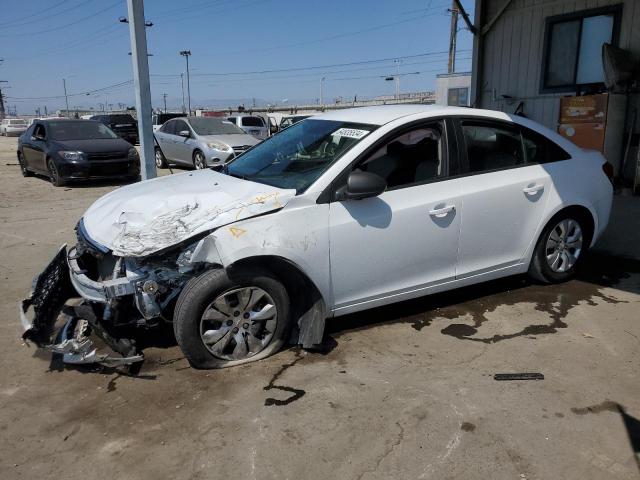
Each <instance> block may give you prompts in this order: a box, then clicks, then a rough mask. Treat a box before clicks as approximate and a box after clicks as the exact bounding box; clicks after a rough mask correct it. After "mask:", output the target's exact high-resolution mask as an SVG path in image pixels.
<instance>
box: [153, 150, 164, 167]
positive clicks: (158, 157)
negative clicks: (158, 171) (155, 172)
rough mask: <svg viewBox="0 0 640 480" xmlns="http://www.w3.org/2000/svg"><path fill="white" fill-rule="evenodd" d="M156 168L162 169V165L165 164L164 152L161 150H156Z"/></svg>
mask: <svg viewBox="0 0 640 480" xmlns="http://www.w3.org/2000/svg"><path fill="white" fill-rule="evenodd" d="M155 156H156V167H158V168H162V164H163V163H164V162H163V160H162V152H160V150H158V149H156V155H155Z"/></svg>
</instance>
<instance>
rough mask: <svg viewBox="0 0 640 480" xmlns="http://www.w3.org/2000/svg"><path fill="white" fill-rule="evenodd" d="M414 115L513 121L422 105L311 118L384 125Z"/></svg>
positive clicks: (503, 116)
mask: <svg viewBox="0 0 640 480" xmlns="http://www.w3.org/2000/svg"><path fill="white" fill-rule="evenodd" d="M415 114H428V116H433V117H437V116H447V115H465V116H478V117H488V118H495V119H500V120H511V121H514V118H513V117H512V116H511V115H507V114H506V113H503V112H496V111H493V110H482V109H476V108H468V107H447V106H441V105H423V104H405V105H378V106H375V107H359V108H346V109H344V110H332V111H330V112H326V113H322V114H320V115H314V116H313V118H314V119H317V120H336V121H341V122H353V123H367V124H370V125H384V124H385V123H389V122H392V121H393V120H397V119H399V118H402V117H407V116H409V115H415Z"/></svg>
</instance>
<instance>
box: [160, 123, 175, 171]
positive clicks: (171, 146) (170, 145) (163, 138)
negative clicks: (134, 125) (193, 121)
mask: <svg viewBox="0 0 640 480" xmlns="http://www.w3.org/2000/svg"><path fill="white" fill-rule="evenodd" d="M175 123H176V121H175V120H169V121H168V122H166V123H165V124H164V125H162V127H160V129H159V130H158V131H157V132H156V133H155V137H156V141H157V142H158V146H159V147H160V150H162V153H163V155H164V158H166V159H167V160H170V161H172V162H173V161H175V156H176V150H175V138H174V137H175V135H174V132H175V128H174V127H175Z"/></svg>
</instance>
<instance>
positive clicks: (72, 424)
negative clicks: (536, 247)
mask: <svg viewBox="0 0 640 480" xmlns="http://www.w3.org/2000/svg"><path fill="white" fill-rule="evenodd" d="M15 144H16V139H15V138H9V139H5V138H0V225H1V227H0V246H1V247H2V248H0V291H1V292H2V297H1V299H0V315H1V318H2V322H0V342H1V343H0V352H1V353H0V355H1V357H0V358H1V359H2V364H3V367H4V368H2V369H1V370H0V478H2V479H33V478H65V479H83V480H85V479H86V478H92V479H114V478H117V479H119V480H124V479H163V478H169V479H176V480H177V479H218V478H239V479H251V478H255V479H299V478H304V479H326V478H335V479H362V480H366V479H389V478H397V479H400V478H402V479H438V480H441V479H454V478H455V479H463V478H464V479H488V478H491V479H496V480H497V479H564V480H567V479H580V480H584V479H594V480H595V479H598V480H601V479H638V478H640V473H639V472H640V470H639V466H638V463H637V461H636V457H635V456H634V449H635V450H636V452H638V451H640V382H639V379H638V371H639V369H638V367H639V366H640V323H639V322H640V315H639V314H638V311H639V308H638V307H639V306H640V303H639V302H640V254H638V250H640V220H638V219H639V218H640V216H638V215H636V214H633V215H631V214H629V211H630V210H629V209H630V208H635V210H634V211H635V212H639V211H640V206H639V205H638V204H640V202H639V201H638V200H637V199H631V200H629V199H624V198H622V199H616V208H617V209H619V210H620V212H619V213H616V214H614V217H613V223H614V224H613V225H612V228H611V230H610V231H611V232H615V235H614V236H613V237H611V238H608V239H607V238H605V240H604V243H603V245H602V246H601V247H600V249H599V250H598V251H595V252H593V253H592V255H591V256H590V257H589V259H588V260H587V261H586V262H585V264H584V265H583V268H582V269H581V271H580V272H579V274H578V276H577V278H576V279H575V280H573V281H571V282H568V283H566V284H563V285H559V286H540V285H535V284H531V283H530V282H528V281H527V280H526V279H524V278H520V277H515V278H509V279H504V280H500V281H497V282H491V283H490V284H486V285H482V286H476V287H470V288H465V289H462V290H459V291H455V292H449V293H446V294H441V295H436V296H433V297H428V298H425V299H420V300H416V301H411V302H406V303H402V304H399V305H393V306H387V307H384V308H379V309H375V310H371V311H368V312H363V313H359V314H356V315H350V316H347V317H343V318H339V319H335V320H332V321H330V322H329V325H328V329H327V330H328V335H327V340H326V350H325V351H324V352H322V353H310V352H305V351H302V350H298V349H288V350H284V351H282V352H280V353H278V354H276V355H274V356H273V357H271V358H269V359H266V360H263V361H260V362H257V363H253V364H249V365H245V366H241V367H236V368H231V369H225V370H218V371H196V370H193V369H191V368H189V366H188V364H187V362H186V361H185V360H184V359H183V357H182V355H181V352H180V350H179V348H177V347H176V346H175V344H174V343H173V342H172V339H171V338H158V339H157V341H155V340H154V341H153V342H151V343H152V346H150V347H149V348H147V349H145V355H146V361H145V362H144V364H143V366H142V368H141V370H140V372H138V373H136V374H132V373H131V372H128V371H127V370H124V369H122V370H120V369H108V368H101V367H89V368H70V367H65V366H62V365H60V364H59V362H57V361H56V360H52V359H51V356H50V355H47V354H42V353H37V352H36V351H35V350H34V348H33V346H26V345H24V344H23V343H22V341H21V340H20V334H21V327H20V322H19V320H18V315H17V304H18V301H19V300H20V299H21V298H22V297H23V296H24V295H25V294H26V293H27V292H28V290H29V286H30V282H31V279H32V278H33V276H34V275H36V274H37V273H39V271H40V270H41V268H42V267H43V266H44V265H45V264H46V262H47V261H48V260H49V258H50V257H51V256H52V255H53V254H54V253H55V251H56V249H57V248H58V246H59V245H60V244H61V243H64V242H69V243H72V242H73V227H74V225H75V223H76V221H77V220H78V218H79V217H80V216H81V214H82V213H83V211H84V210H85V209H86V208H87V207H88V206H89V205H90V204H91V203H92V202H93V201H94V200H95V199H96V198H98V197H99V196H100V195H102V194H104V193H107V192H108V191H111V190H112V189H114V188H117V187H118V185H109V184H104V183H103V184H99V185H77V186H72V187H69V188H54V187H52V186H51V185H50V184H49V183H48V182H47V181H46V180H44V179H41V178H37V177H36V178H26V179H25V178H22V176H21V175H20V172H19V169H18V166H17V164H16V160H15V153H14V150H15ZM608 235H610V234H608ZM621 238H623V239H624V240H621ZM634 254H635V259H633V258H621V255H628V256H631V257H633V256H634ZM509 372H540V373H542V374H544V380H539V381H502V382H498V381H495V380H494V379H493V375H494V374H495V373H509ZM634 435H635V436H634Z"/></svg>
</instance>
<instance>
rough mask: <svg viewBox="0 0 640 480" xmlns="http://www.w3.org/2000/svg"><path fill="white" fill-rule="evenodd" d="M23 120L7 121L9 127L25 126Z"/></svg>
mask: <svg viewBox="0 0 640 480" xmlns="http://www.w3.org/2000/svg"><path fill="white" fill-rule="evenodd" d="M26 124H27V122H25V121H24V120H9V125H26Z"/></svg>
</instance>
